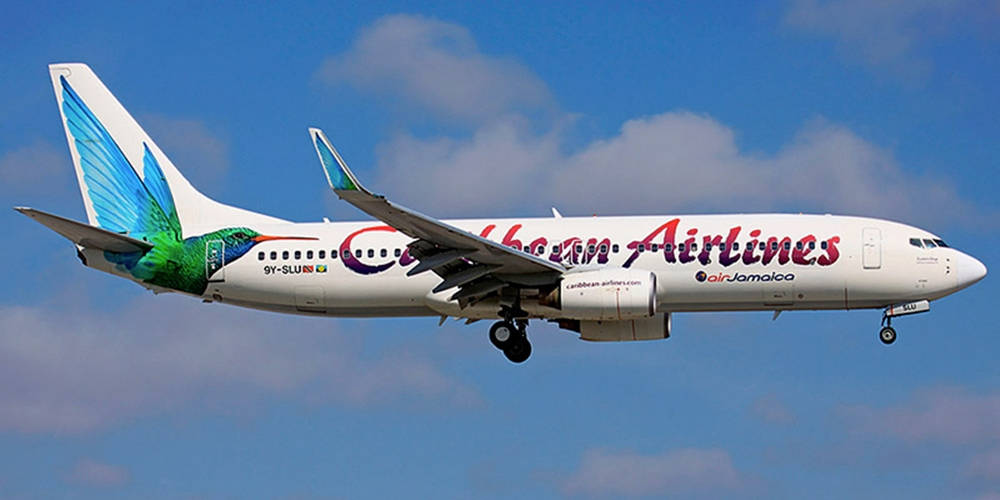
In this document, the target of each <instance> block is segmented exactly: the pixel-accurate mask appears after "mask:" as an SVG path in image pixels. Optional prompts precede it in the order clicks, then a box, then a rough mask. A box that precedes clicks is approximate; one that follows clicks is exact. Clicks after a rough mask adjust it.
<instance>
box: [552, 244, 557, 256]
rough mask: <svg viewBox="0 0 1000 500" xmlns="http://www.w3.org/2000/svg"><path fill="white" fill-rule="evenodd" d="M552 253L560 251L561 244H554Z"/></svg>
mask: <svg viewBox="0 0 1000 500" xmlns="http://www.w3.org/2000/svg"><path fill="white" fill-rule="evenodd" d="M552 253H554V254H558V253H559V245H552Z"/></svg>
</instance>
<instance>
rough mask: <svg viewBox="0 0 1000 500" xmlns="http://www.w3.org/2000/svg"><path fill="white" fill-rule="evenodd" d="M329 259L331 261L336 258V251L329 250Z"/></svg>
mask: <svg viewBox="0 0 1000 500" xmlns="http://www.w3.org/2000/svg"><path fill="white" fill-rule="evenodd" d="M330 258H331V259H336V258H337V251H336V250H330Z"/></svg>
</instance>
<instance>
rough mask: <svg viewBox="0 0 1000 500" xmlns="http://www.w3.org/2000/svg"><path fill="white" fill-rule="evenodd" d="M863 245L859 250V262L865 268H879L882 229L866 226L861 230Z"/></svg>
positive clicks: (880, 262) (880, 265) (880, 264)
mask: <svg viewBox="0 0 1000 500" xmlns="http://www.w3.org/2000/svg"><path fill="white" fill-rule="evenodd" d="M861 233H862V234H861V240H862V244H863V245H864V246H863V248H862V251H861V263H862V265H864V268H865V269H880V268H881V267H882V231H881V230H880V229H878V228H876V227H866V228H864V229H863V230H862V232H861Z"/></svg>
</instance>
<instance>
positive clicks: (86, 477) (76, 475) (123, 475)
mask: <svg viewBox="0 0 1000 500" xmlns="http://www.w3.org/2000/svg"><path fill="white" fill-rule="evenodd" d="M66 480H67V481H68V482H70V483H73V484H81V485H85V486H99V487H111V486H121V485H123V484H125V483H127V482H128V480H129V473H128V470H126V469H125V468H124V467H119V466H117V465H111V464H105V463H101V462H97V461H94V460H91V459H83V460H80V461H78V462H77V463H76V465H74V466H73V469H72V470H70V471H69V473H68V474H67V475H66Z"/></svg>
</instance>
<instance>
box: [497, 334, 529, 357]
mask: <svg viewBox="0 0 1000 500" xmlns="http://www.w3.org/2000/svg"><path fill="white" fill-rule="evenodd" d="M503 354H504V356H507V359H509V360H510V362H511V363H524V362H525V361H527V360H528V358H529V357H530V356H531V342H528V339H527V338H521V339H520V340H518V341H516V342H515V343H514V344H512V345H511V346H510V347H508V348H507V349H504V351H503Z"/></svg>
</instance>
